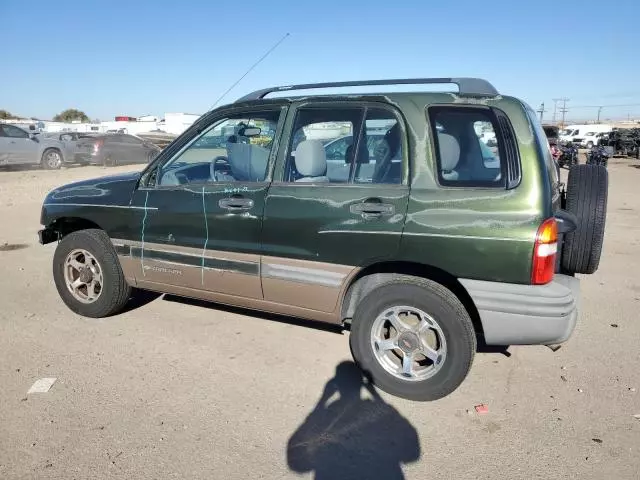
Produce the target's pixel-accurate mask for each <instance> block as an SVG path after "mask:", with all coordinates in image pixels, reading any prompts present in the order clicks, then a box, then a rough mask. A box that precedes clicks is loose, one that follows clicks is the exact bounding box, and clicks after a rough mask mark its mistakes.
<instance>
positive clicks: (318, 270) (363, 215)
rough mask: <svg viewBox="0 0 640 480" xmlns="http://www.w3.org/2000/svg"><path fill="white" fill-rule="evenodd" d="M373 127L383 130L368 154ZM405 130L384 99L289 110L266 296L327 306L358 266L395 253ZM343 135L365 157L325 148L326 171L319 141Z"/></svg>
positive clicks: (268, 233)
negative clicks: (381, 101)
mask: <svg viewBox="0 0 640 480" xmlns="http://www.w3.org/2000/svg"><path fill="white" fill-rule="evenodd" d="M373 127H378V129H384V131H385V132H387V135H386V136H385V138H384V141H383V142H379V145H378V148H377V149H376V151H375V152H374V154H373V158H370V156H369V155H368V154H367V153H366V150H367V148H366V147H367V143H368V140H367V134H366V132H367V130H371V129H373ZM404 132H405V129H404V125H403V123H402V120H401V117H400V116H399V115H398V113H397V112H396V111H395V109H393V108H392V107H390V106H389V105H386V104H379V103H362V102H353V103H351V102H348V103H347V102H340V103H338V104H332V103H326V102H318V103H300V104H297V105H296V106H295V108H294V109H293V111H292V112H291V113H290V115H289V116H288V118H287V125H286V127H285V138H283V142H282V148H281V150H280V153H279V156H278V164H277V168H276V172H275V173H274V182H273V183H272V185H271V187H270V188H269V193H268V195H267V199H266V205H265V215H264V222H263V231H262V243H263V245H262V252H263V256H262V262H261V264H262V266H261V271H262V289H263V292H264V297H265V300H268V301H273V302H278V303H283V304H287V305H293V306H299V307H304V308H308V309H311V310H315V311H321V312H333V311H334V310H335V308H336V305H337V302H338V299H339V296H340V293H341V291H342V289H343V287H344V285H345V284H346V282H347V281H348V279H349V278H351V276H352V275H354V274H355V273H356V272H357V271H358V269H360V268H362V267H365V266H367V265H369V264H372V263H374V262H378V261H383V260H385V259H391V258H393V257H394V256H395V254H396V251H397V249H398V247H399V244H400V237H401V234H402V229H403V225H404V220H405V215H406V209H407V202H408V196H409V186H408V183H407V177H408V169H407V165H408V162H407V142H406V135H405V133H404ZM348 136H352V137H353V139H354V140H353V147H354V148H355V149H356V151H358V149H363V150H364V153H363V154H362V155H353V154H351V155H349V154H348V152H347V149H344V150H342V149H335V148H334V149H331V151H330V154H329V156H330V157H331V159H330V160H329V162H338V164H337V165H333V167H332V168H331V169H329V170H327V158H326V157H327V152H326V149H325V146H326V145H329V148H331V145H332V141H333V140H335V139H339V138H343V137H348ZM333 145H335V143H333ZM336 150H340V151H342V152H343V153H341V154H340V155H342V157H341V158H338V156H339V154H338V153H336ZM309 152H312V153H311V156H310V154H309ZM397 158H400V159H401V161H393V160H394V159H397ZM358 159H359V160H358ZM345 171H346V172H347V173H346V174H345V173H344V172H345ZM332 172H335V176H332Z"/></svg>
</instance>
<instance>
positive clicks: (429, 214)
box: [39, 78, 608, 400]
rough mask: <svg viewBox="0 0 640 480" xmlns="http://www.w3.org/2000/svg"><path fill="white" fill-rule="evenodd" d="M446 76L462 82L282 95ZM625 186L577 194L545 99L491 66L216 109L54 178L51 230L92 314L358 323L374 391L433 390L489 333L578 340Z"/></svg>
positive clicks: (67, 283)
mask: <svg viewBox="0 0 640 480" xmlns="http://www.w3.org/2000/svg"><path fill="white" fill-rule="evenodd" d="M431 83H452V84H457V86H458V89H459V91H458V92H415V91H414V92H408V93H385V94H331V95H317V94H314V95H299V96H293V95H291V93H286V94H283V93H282V92H285V91H286V92H293V91H294V90H307V91H308V90H312V89H324V88H331V87H353V86H371V85H386V84H413V85H416V84H431ZM277 92H280V94H279V95H278V94H277V95H271V96H270V97H269V95H270V94H273V93H277ZM315 93H317V90H316V92H315ZM267 97H269V98H267ZM607 188H608V177H607V171H606V169H605V168H604V167H600V166H594V165H578V166H575V167H573V168H572V169H571V170H570V173H569V178H568V182H567V185H566V190H565V189H564V188H563V184H561V183H560V182H559V178H558V173H557V170H556V166H555V164H554V161H553V159H552V157H551V152H550V149H549V145H548V142H547V140H546V137H545V134H544V131H543V129H542V126H541V125H540V123H539V121H538V120H537V118H536V115H535V113H534V112H533V111H532V109H531V108H530V107H529V106H528V105H527V104H525V103H524V102H522V101H521V100H518V99H516V98H513V97H508V96H504V95H501V94H499V93H498V92H497V91H496V89H495V88H494V87H493V86H492V85H491V84H490V83H488V82H487V81H485V80H481V79H473V78H436V79H399V80H388V81H384V80H374V81H363V82H339V83H324V84H307V85H294V86H286V87H274V88H269V89H264V90H260V91H257V92H254V93H252V94H250V95H248V96H246V97H243V98H241V99H240V100H238V101H237V102H235V103H233V104H230V105H226V106H223V107H220V108H217V109H215V110H212V111H210V112H208V113H206V114H205V115H203V116H202V117H201V118H199V119H198V120H197V121H196V122H195V123H194V124H193V125H192V126H191V127H190V128H189V129H188V130H186V131H185V132H184V133H183V134H182V135H181V136H180V137H178V138H177V139H176V140H175V141H174V142H173V143H171V144H170V145H169V146H168V147H167V148H166V149H165V150H164V151H163V152H161V153H160V154H159V155H158V156H157V158H155V159H154V160H153V161H152V162H151V163H150V164H149V165H148V166H147V167H146V168H144V170H143V171H142V172H139V173H129V174H122V175H115V176H109V177H105V178H99V179H95V180H90V181H83V182H76V183H72V184H69V185H65V186H63V187H60V188H57V189H55V190H53V191H52V192H50V193H49V194H48V195H47V197H46V199H45V201H44V205H43V208H42V218H41V223H42V225H43V226H44V228H43V229H42V230H40V232H39V236H40V241H41V243H43V244H46V243H49V242H54V241H58V242H59V243H58V245H57V248H56V251H55V255H54V259H53V277H54V280H55V284H56V287H57V289H58V292H59V294H60V296H61V297H62V300H63V301H64V302H65V303H66V304H67V305H68V307H69V308H70V309H71V310H73V311H74V312H77V313H79V314H81V315H85V316H88V317H104V316H108V315H112V314H115V313H117V312H118V311H119V310H121V309H122V308H123V306H124V305H125V304H126V302H127V301H128V299H129V298H130V297H131V295H132V293H133V292H134V291H135V289H148V290H154V291H157V292H165V293H171V294H176V295H183V296H188V297H195V298H200V299H205V300H211V301H214V302H220V303H224V304H230V305H237V306H242V307H248V308H252V309H256V310H263V311H268V312H274V313H278V314H284V315H290V316H295V317H301V318H305V319H310V320H316V321H324V322H333V323H337V324H340V323H343V322H347V323H350V325H351V334H350V344H351V350H352V353H353V356H354V358H355V360H356V362H357V363H358V364H359V365H360V367H361V368H362V369H363V370H364V371H365V372H366V373H367V374H368V375H369V376H370V377H371V379H372V380H373V381H374V383H375V384H376V385H378V386H379V387H380V388H381V389H383V390H385V391H387V392H390V393H393V394H395V395H398V396H401V397H405V398H409V399H414V400H434V399H437V398H440V397H443V396H445V395H447V394H449V393H451V392H452V391H453V390H455V389H456V388H457V387H458V386H459V385H460V384H461V382H462V381H463V380H464V378H465V376H466V375H467V373H468V371H469V368H470V366H471V362H472V359H473V356H474V353H475V351H476V339H477V338H481V339H483V341H484V342H485V343H486V344H489V345H513V344H542V345H552V344H558V343H561V342H564V341H565V340H567V338H568V337H569V336H570V335H571V333H572V331H573V329H574V326H575V323H576V319H577V316H578V303H579V279H578V278H576V276H575V274H589V273H593V272H595V271H596V269H597V267H598V263H599V261H600V252H601V249H602V241H603V235H604V225H605V216H606V202H607Z"/></svg>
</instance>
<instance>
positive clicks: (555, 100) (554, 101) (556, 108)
mask: <svg viewBox="0 0 640 480" xmlns="http://www.w3.org/2000/svg"><path fill="white" fill-rule="evenodd" d="M560 100H562V99H561V98H554V99H553V117H552V118H551V123H556V112H557V110H558V102H559V101H560Z"/></svg>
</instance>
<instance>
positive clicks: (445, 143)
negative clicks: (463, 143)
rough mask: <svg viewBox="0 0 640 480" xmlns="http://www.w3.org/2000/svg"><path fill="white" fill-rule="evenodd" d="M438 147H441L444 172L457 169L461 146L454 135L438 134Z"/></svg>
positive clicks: (441, 161)
mask: <svg viewBox="0 0 640 480" xmlns="http://www.w3.org/2000/svg"><path fill="white" fill-rule="evenodd" d="M438 145H439V147H440V163H441V168H442V170H444V171H447V172H450V171H451V170H453V169H455V168H456V166H457V165H458V162H459V161H460V144H459V143H458V140H457V139H456V137H454V136H453V135H449V134H448V133H442V132H438Z"/></svg>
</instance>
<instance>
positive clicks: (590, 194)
mask: <svg viewBox="0 0 640 480" xmlns="http://www.w3.org/2000/svg"><path fill="white" fill-rule="evenodd" d="M605 165H606V163H605ZM608 188H609V174H608V172H607V168H606V166H602V165H593V164H588V165H576V166H575V167H573V168H572V169H571V170H569V178H568V181H567V206H566V208H567V210H568V211H570V212H571V213H573V214H574V215H575V216H576V218H577V219H578V225H577V229H576V230H575V231H573V232H571V233H568V234H567V236H566V237H565V240H564V247H563V251H562V267H563V269H564V270H565V271H567V272H570V273H584V274H591V273H594V272H595V271H596V270H597V269H598V265H599V264H600V255H601V253H602V243H603V240H604V228H605V222H606V218H607V197H608Z"/></svg>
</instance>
